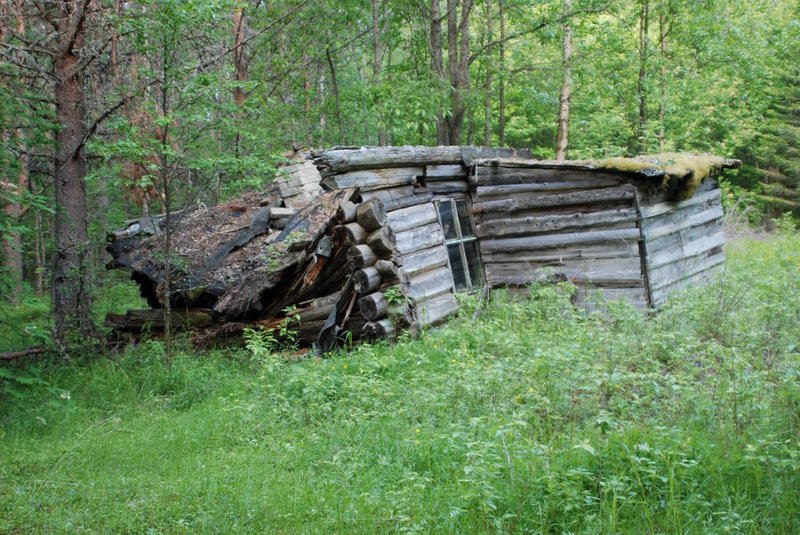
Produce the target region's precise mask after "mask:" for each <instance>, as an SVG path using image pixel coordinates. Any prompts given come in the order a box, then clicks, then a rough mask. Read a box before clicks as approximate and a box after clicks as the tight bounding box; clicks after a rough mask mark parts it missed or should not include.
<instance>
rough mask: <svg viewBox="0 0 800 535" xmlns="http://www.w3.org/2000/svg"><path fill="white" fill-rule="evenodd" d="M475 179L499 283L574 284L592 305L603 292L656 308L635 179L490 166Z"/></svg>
mask: <svg viewBox="0 0 800 535" xmlns="http://www.w3.org/2000/svg"><path fill="white" fill-rule="evenodd" d="M470 181H471V183H472V185H473V188H474V193H473V210H474V213H475V222H476V225H477V233H478V238H479V240H480V248H481V255H482V257H483V263H484V267H485V271H486V278H487V280H488V281H489V283H490V284H491V285H492V286H524V285H528V284H531V283H533V282H536V281H541V280H555V281H557V280H568V281H571V282H573V283H574V284H575V285H576V286H577V287H578V296H577V297H578V302H579V303H587V306H589V307H591V306H593V305H592V304H591V302H592V301H593V299H592V297H593V294H595V293H597V292H599V293H600V294H602V296H604V298H606V299H620V298H622V299H626V300H628V301H630V302H631V303H633V304H634V305H635V306H638V307H646V306H647V305H648V299H647V292H646V286H645V284H644V279H643V274H642V261H641V258H640V251H639V249H640V247H639V245H640V239H641V231H640V229H639V225H638V217H637V210H636V208H637V207H636V197H637V191H636V188H635V187H634V186H633V185H632V183H631V180H630V178H629V177H628V176H627V175H624V174H620V173H607V172H597V171H588V170H585V169H577V168H576V169H570V168H565V167H563V166H562V167H554V168H543V167H540V166H534V165H532V164H523V163H520V164H518V165H514V164H510V163H505V164H503V165H502V166H499V165H496V164H493V163H492V162H486V163H484V164H480V165H478V166H477V167H476V171H475V174H474V176H472V177H471V178H470ZM587 300H588V301H587Z"/></svg>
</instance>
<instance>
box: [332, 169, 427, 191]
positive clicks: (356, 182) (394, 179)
mask: <svg viewBox="0 0 800 535" xmlns="http://www.w3.org/2000/svg"><path fill="white" fill-rule="evenodd" d="M424 171H425V170H424V168H422V167H399V168H389V169H385V168H384V169H364V170H361V171H348V172H345V173H341V174H338V175H331V176H328V177H326V178H324V179H323V180H322V182H321V185H322V187H323V188H324V189H326V190H336V189H344V188H362V189H363V188H389V187H392V186H402V185H407V184H413V183H414V182H415V181H416V179H417V177H418V176H422V174H423V172H424Z"/></svg>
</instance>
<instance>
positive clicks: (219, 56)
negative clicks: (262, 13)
mask: <svg viewBox="0 0 800 535" xmlns="http://www.w3.org/2000/svg"><path fill="white" fill-rule="evenodd" d="M308 2H309V0H301V2H300V3H299V4H297V5H295V6H294V7H293V8H292V9H290V10H289V11H288V12H287V13H285V14H283V15H281V16H280V17H278V18H277V19H275V20H273V21H272V22H270V23H269V24H267V25H266V26H264V27H263V28H261V29H260V30H258V31H257V32H255V33H254V34H253V35H250V36H248V37H246V38H245V39H242V41H241V42H240V43H237V44H235V45H233V46H232V47H229V48H226V49H225V50H223V51H222V52H221V53H219V54H217V55H216V56H214V57H213V58H211V59H210V60H208V61H206V62H203V63H201V64H200V65H199V66H198V67H197V68H201V69H204V68H206V67H208V66H209V65H213V64H214V63H216V62H217V61H219V60H220V59H222V58H224V57H225V56H227V55H228V54H230V53H231V52H234V51H237V50H239V49H241V48H242V47H243V46H244V45H246V44H247V43H249V42H250V41H252V40H253V39H255V38H256V37H258V36H259V35H261V34H263V33H266V32H268V31H269V30H270V29H272V28H273V27H274V26H275V25H277V24H278V23H280V22H283V21H285V20H286V19H288V18H290V17H292V16H294V14H295V13H297V12H298V11H299V10H300V9H301V8H302V7H303V6H305V5H306V4H307V3H308Z"/></svg>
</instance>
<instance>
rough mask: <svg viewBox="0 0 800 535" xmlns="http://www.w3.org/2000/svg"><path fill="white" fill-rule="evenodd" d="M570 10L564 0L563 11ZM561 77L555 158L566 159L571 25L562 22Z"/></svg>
mask: <svg viewBox="0 0 800 535" xmlns="http://www.w3.org/2000/svg"><path fill="white" fill-rule="evenodd" d="M571 11H572V0H564V13H565V14H567V13H569V12H571ZM562 61H563V69H564V70H563V79H562V81H561V97H560V99H559V106H558V136H557V139H556V160H562V161H563V160H566V159H567V150H568V149H569V106H570V103H571V101H572V27H571V26H570V24H569V22H565V23H564V43H563V47H562Z"/></svg>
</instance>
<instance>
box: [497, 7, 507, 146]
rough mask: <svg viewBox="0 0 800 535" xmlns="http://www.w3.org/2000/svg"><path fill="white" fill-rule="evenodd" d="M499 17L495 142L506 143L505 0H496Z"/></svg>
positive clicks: (503, 144)
mask: <svg viewBox="0 0 800 535" xmlns="http://www.w3.org/2000/svg"><path fill="white" fill-rule="evenodd" d="M497 4H498V16H499V18H500V80H499V82H498V87H497V143H498V145H499V146H501V147H503V146H505V144H506V76H505V72H506V17H505V7H504V6H505V0H498V2H497Z"/></svg>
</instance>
